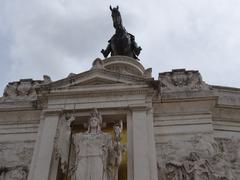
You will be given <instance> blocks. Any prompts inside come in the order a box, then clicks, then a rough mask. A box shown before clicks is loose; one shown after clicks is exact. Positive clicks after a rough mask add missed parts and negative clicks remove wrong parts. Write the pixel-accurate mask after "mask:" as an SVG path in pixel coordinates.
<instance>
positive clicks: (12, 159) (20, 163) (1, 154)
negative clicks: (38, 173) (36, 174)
mask: <svg viewBox="0 0 240 180" xmlns="http://www.w3.org/2000/svg"><path fill="white" fill-rule="evenodd" d="M33 148H34V143H32V142H15V143H2V144H0V179H1V178H2V179H4V180H26V179H27V176H28V171H29V166H30V163H31V159H32V155H33Z"/></svg>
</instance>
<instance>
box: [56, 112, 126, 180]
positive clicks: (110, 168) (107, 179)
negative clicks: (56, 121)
mask: <svg viewBox="0 0 240 180" xmlns="http://www.w3.org/2000/svg"><path fill="white" fill-rule="evenodd" d="M70 121H71V122H72V121H73V118H72V117H71V118H70ZM63 124H64V125H63ZM101 124H102V117H101V115H100V113H99V112H98V111H97V110H96V109H95V110H94V111H93V112H92V113H91V114H90V119H89V121H88V130H87V132H85V133H76V134H73V135H72V138H71V144H70V136H69V134H71V133H69V130H70V129H71V128H67V127H70V124H69V120H66V119H65V123H64V121H62V122H61V123H60V126H61V127H59V128H58V129H59V130H58V137H57V138H56V151H57V153H56V154H57V155H58V157H60V159H61V160H62V162H61V164H62V169H63V172H64V173H65V174H68V175H71V179H72V180H118V168H119V165H120V162H121V159H122V153H123V152H124V151H125V149H126V148H125V146H124V145H121V144H120V133H121V131H122V123H117V124H115V125H114V137H112V135H111V134H110V133H104V132H102V131H101ZM70 131H71V130H70ZM59 138H61V139H59ZM63 139H64V140H63ZM67 139H69V141H67ZM67 149H68V153H67ZM69 149H70V150H69ZM69 153H70V156H69V157H68V158H67V156H66V154H69ZM62 156H63V157H62ZM63 160H64V161H63Z"/></svg>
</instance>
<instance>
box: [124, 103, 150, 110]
mask: <svg viewBox="0 0 240 180" xmlns="http://www.w3.org/2000/svg"><path fill="white" fill-rule="evenodd" d="M128 108H129V109H130V111H149V110H151V109H152V107H149V106H147V105H146V104H136V105H129V106H128Z"/></svg>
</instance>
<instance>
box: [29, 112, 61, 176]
mask: <svg viewBox="0 0 240 180" xmlns="http://www.w3.org/2000/svg"><path fill="white" fill-rule="evenodd" d="M58 120H59V115H58V114H45V116H44V118H42V119H41V121H42V122H41V123H40V128H39V132H38V138H37V141H36V145H35V150H34V151H36V152H34V157H33V160H32V163H31V169H30V173H29V176H28V180H48V179H49V177H50V171H51V169H52V168H51V163H52V158H53V150H54V138H55V134H56V130H57V125H58Z"/></svg>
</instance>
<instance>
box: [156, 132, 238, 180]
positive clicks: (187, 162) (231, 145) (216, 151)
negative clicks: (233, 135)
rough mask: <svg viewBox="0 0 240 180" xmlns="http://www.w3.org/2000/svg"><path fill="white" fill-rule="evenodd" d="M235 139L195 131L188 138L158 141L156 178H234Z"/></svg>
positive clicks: (235, 165) (235, 176)
mask: <svg viewBox="0 0 240 180" xmlns="http://www.w3.org/2000/svg"><path fill="white" fill-rule="evenodd" d="M239 142H240V141H239V140H236V139H219V138H215V140H209V139H207V138H205V137H204V136H201V135H197V136H195V137H194V138H192V139H191V140H189V141H182V142H178V141H169V142H168V143H165V144H158V145H157V148H158V152H160V154H158V172H159V180H237V179H238V177H239V176H240V172H239V169H240V159H239V152H240V146H239Z"/></svg>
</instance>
